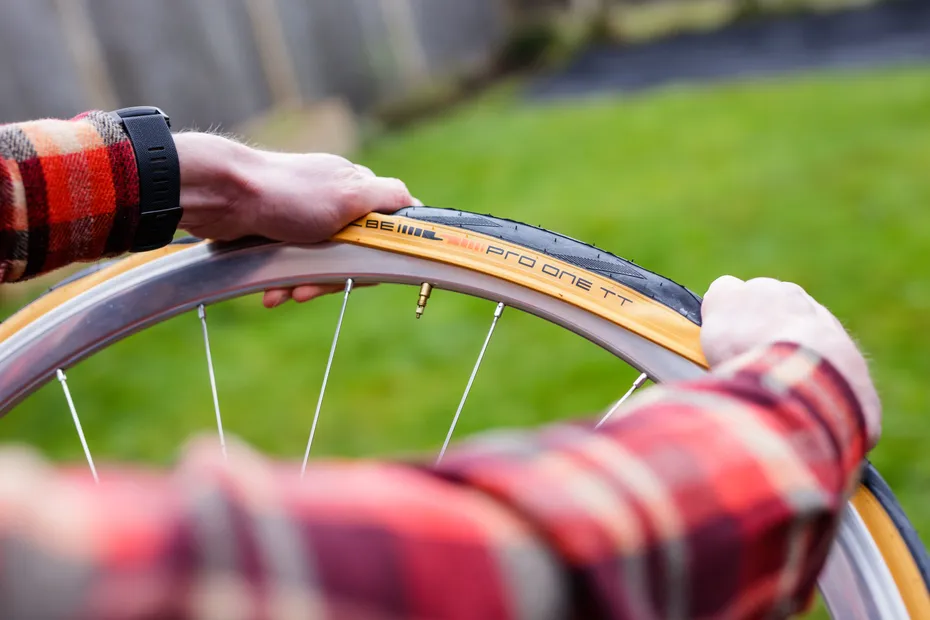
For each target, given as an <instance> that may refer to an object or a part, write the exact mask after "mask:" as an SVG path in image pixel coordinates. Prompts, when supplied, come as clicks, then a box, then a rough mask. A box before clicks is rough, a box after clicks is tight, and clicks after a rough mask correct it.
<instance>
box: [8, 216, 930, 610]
mask: <svg viewBox="0 0 930 620" xmlns="http://www.w3.org/2000/svg"><path fill="white" fill-rule="evenodd" d="M356 282H357V283H367V282H378V283H396V284H414V285H421V284H423V283H428V284H430V285H432V286H436V287H440V288H442V289H447V290H451V291H455V292H459V293H464V294H467V295H472V296H476V297H482V298H485V299H490V300H493V301H496V302H499V303H500V304H502V305H499V306H498V308H499V311H500V308H502V307H503V305H506V306H512V307H515V308H518V309H520V310H523V311H525V312H528V313H530V314H534V315H536V316H538V317H540V318H543V319H545V320H547V321H550V322H552V323H555V324H557V325H559V326H561V327H563V328H565V329H568V330H570V331H572V332H574V333H576V334H578V335H580V336H582V337H584V338H587V339H588V340H590V341H592V342H594V343H595V344H598V345H600V346H601V347H603V348H605V349H607V350H608V351H610V352H611V353H613V354H614V355H616V356H618V357H620V358H622V359H623V360H625V361H626V362H628V363H629V364H630V365H632V366H634V367H635V368H637V369H639V370H640V371H641V372H642V373H643V375H644V376H643V377H642V378H644V377H645V376H648V377H649V378H651V379H653V380H655V381H670V380H679V379H687V378H692V377H695V376H698V375H700V374H701V373H702V372H703V368H704V365H705V361H704V358H703V355H702V353H701V349H700V341H699V333H700V332H699V330H700V303H701V300H700V298H698V297H697V296H696V295H694V294H693V293H691V292H690V291H688V290H687V289H686V288H684V287H682V286H680V285H678V284H676V283H674V282H672V281H671V280H669V279H667V278H664V277H662V276H659V275H657V274H654V273H651V272H649V271H647V270H645V269H643V268H642V267H639V266H637V265H635V264H633V263H631V262H629V261H626V260H624V259H621V258H619V257H616V256H614V255H612V254H610V253H608V252H605V251H603V250H599V249H597V248H595V247H592V246H589V245H586V244H584V243H581V242H579V241H576V240H574V239H570V238H568V237H565V236H562V235H558V234H555V233H552V232H549V231H546V230H543V229H540V228H536V227H532V226H527V225H525V224H520V223H518V222H512V221H509V220H504V219H500V218H495V217H491V216H484V215H477V214H473V213H467V212H462V211H452V210H444V209H434V208H429V207H412V208H408V209H404V210H403V211H401V212H398V213H397V214H395V215H380V214H372V215H369V216H367V217H365V218H363V219H361V220H359V221H357V222H355V223H353V224H352V225H350V226H349V227H347V228H346V229H345V230H343V231H342V232H340V233H339V234H337V235H336V236H335V237H334V238H333V240H332V241H331V242H327V243H324V244H319V245H314V246H295V245H286V244H280V243H271V242H267V241H262V240H252V241H243V242H237V243H231V244H218V243H209V242H197V243H181V244H173V245H171V246H168V247H166V248H163V249H162V250H159V251H156V252H151V253H148V254H145V255H136V256H133V257H130V258H128V259H125V260H122V261H118V262H115V263H111V264H108V265H105V266H103V267H95V268H94V269H92V270H91V271H90V272H89V273H87V274H85V275H83V277H76V278H72V279H71V280H70V281H67V282H65V283H64V284H62V285H60V286H59V287H57V288H55V289H54V290H52V291H50V292H49V293H48V294H47V295H45V296H44V297H42V298H40V299H39V300H37V301H36V302H34V303H33V304H31V305H30V306H27V307H26V308H25V309H23V310H22V311H20V312H19V313H18V314H16V315H14V316H13V317H11V318H10V319H8V320H7V321H6V322H4V323H3V324H2V325H0V342H2V346H0V415H3V414H5V413H7V412H8V411H9V410H10V409H11V408H13V407H14V406H15V405H16V404H17V403H18V402H19V401H21V400H22V399H23V398H25V397H26V396H27V395H29V394H30V393H32V392H33V391H35V390H36V389H37V388H38V387H40V386H41V385H42V384H44V383H46V382H48V381H49V380H50V379H52V378H54V377H55V376H56V374H57V375H58V376H59V379H63V375H61V374H60V370H61V369H65V368H67V367H69V366H71V365H73V364H75V363H77V362H78V361H80V360H82V359H84V358H86V357H88V356H89V355H91V354H93V353H94V352H95V351H98V350H100V349H101V348H104V347H106V346H108V345H110V344H112V343H114V342H116V341H118V340H120V339H122V338H125V337H126V336H128V335H130V334H132V333H135V332H137V331H139V330H142V329H144V328H146V327H148V326H150V325H153V324H155V323H158V322H160V321H163V320H166V319H168V318H170V317H172V316H176V315H178V314H181V313H183V312H187V311H191V310H194V309H197V308H202V306H203V305H205V304H210V303H215V302H219V301H222V300H226V299H230V298H234V297H238V296H241V295H245V294H249V293H253V292H257V291H261V290H263V289H266V288H271V287H277V286H292V285H296V284H302V283H346V284H347V285H346V294H345V298H344V300H348V295H349V292H350V290H351V286H352V283H356ZM423 292H424V293H427V292H428V291H423ZM344 304H345V301H344ZM344 307H345V306H344V305H343V308H344ZM499 311H498V314H497V316H499ZM201 318H202V319H203V320H204V321H205V318H204V316H203V314H201ZM204 326H205V330H206V323H204ZM492 329H493V328H492ZM489 338H490V335H489ZM642 378H641V379H642ZM641 383H642V380H638V382H637V384H634V386H633V388H632V389H631V390H630V391H631V392H632V391H633V389H635V387H637V386H638V384H641ZM628 393H629V392H628ZM621 400H622V399H621ZM450 435H451V430H450ZM311 438H312V434H311ZM308 453H309V445H308ZM928 567H930V562H928V559H927V554H926V551H925V549H924V548H923V546H922V545H921V544H920V541H919V539H918V538H917V536H916V534H915V533H914V531H913V528H912V527H911V526H910V524H909V523H908V521H907V519H906V517H905V516H904V512H903V511H902V510H901V508H900V506H899V505H898V504H897V502H896V501H895V499H894V496H893V495H892V494H891V491H890V489H888V487H887V485H885V484H884V482H883V481H881V478H880V477H879V476H878V474H877V472H875V470H874V469H873V468H871V466H868V467H867V468H866V473H865V476H864V479H863V484H862V485H861V486H860V488H859V490H858V492H857V493H856V496H855V498H854V499H853V500H852V501H851V502H850V504H849V505H848V506H847V507H846V510H845V514H844V518H843V520H842V524H841V527H840V530H839V533H838V536H837V541H836V544H835V545H834V548H833V550H832V552H831V554H830V557H829V559H828V561H827V565H826V567H825V570H824V572H823V574H822V576H821V578H820V582H819V585H820V589H821V592H822V594H823V596H824V599H825V601H826V603H827V607H828V609H829V610H830V612H831V615H833V617H836V618H854V617H865V618H880V619H891V618H907V617H912V618H930V595H928V591H930V569H928Z"/></svg>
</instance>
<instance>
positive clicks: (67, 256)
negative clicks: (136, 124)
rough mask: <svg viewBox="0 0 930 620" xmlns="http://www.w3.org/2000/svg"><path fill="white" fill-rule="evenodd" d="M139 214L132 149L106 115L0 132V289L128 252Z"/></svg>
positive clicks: (35, 123) (36, 123)
mask: <svg viewBox="0 0 930 620" xmlns="http://www.w3.org/2000/svg"><path fill="white" fill-rule="evenodd" d="M138 210H139V182H138V172H137V169H136V163H135V156H134V154H133V150H132V145H131V144H130V143H129V140H128V137H127V136H126V134H125V133H124V132H123V129H122V127H121V125H120V124H119V123H118V122H117V121H116V120H115V119H114V118H112V117H111V116H110V115H108V114H104V113H102V112H90V113H88V114H85V115H82V116H80V117H77V118H75V119H73V120H70V121H64V120H51V119H49V120H41V121H33V122H28V123H18V124H12V125H3V126H0V235H2V236H0V238H2V240H3V242H2V244H0V282H12V281H16V280H22V279H26V278H30V277H33V276H36V275H38V274H40V273H44V272H47V271H51V270H53V269H57V268H59V267H62V266H64V265H66V264H68V263H71V262H75V261H88V260H95V259H97V258H100V257H103V256H108V255H113V254H119V253H121V252H124V251H126V250H128V249H129V246H130V243H131V240H132V238H133V234H134V232H135V228H136V224H137V222H138Z"/></svg>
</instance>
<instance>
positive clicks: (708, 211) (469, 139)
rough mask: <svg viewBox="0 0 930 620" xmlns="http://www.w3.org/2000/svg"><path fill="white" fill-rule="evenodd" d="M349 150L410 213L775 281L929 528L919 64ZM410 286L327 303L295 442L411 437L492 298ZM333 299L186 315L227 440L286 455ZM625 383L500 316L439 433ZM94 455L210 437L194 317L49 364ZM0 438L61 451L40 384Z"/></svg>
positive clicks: (579, 107) (501, 110)
mask: <svg viewBox="0 0 930 620" xmlns="http://www.w3.org/2000/svg"><path fill="white" fill-rule="evenodd" d="M359 159H360V160H361V161H362V162H363V163H365V164H366V165H368V166H370V167H371V168H372V169H374V170H375V171H377V172H378V173H379V174H382V175H392V176H398V177H401V178H403V179H405V180H406V181H407V182H408V184H409V186H410V187H411V188H412V189H413V191H414V192H415V193H416V194H417V195H418V196H419V197H421V198H422V199H423V200H424V201H425V202H427V203H428V204H431V205H436V206H446V207H456V208H461V209H467V210H473V211H479V212H486V213H494V214H498V215H502V216H507V217H511V218H515V219H518V220H523V221H526V222H529V223H533V224H541V225H543V226H545V227H548V228H552V229H555V230H558V231H560V232H563V233H566V234H568V235H571V236H573V237H577V238H580V239H584V240H587V241H591V242H594V243H596V244H598V245H600V246H602V247H605V248H609V249H612V250H613V251H615V252H616V253H618V254H620V255H622V256H625V257H628V258H632V259H634V260H636V261H637V262H638V263H640V264H642V265H645V266H647V267H649V268H651V269H653V270H656V271H658V272H660V273H663V274H666V275H669V276H671V277H673V278H674V279H676V280H678V281H679V282H682V283H684V284H687V285H688V286H689V287H691V288H692V289H694V290H697V291H703V290H704V289H705V288H706V286H707V285H708V284H709V283H710V282H711V281H712V280H713V279H714V278H715V277H716V276H718V275H720V274H723V273H731V274H734V275H737V276H740V277H743V278H749V277H753V276H759V275H769V276H774V277H777V278H782V279H789V280H794V281H797V282H799V283H800V284H801V285H803V286H804V287H805V288H807V289H808V290H809V291H810V292H811V293H812V294H813V295H814V296H816V297H817V298H818V299H820V300H822V301H823V302H824V303H825V304H826V305H827V306H828V307H829V308H830V309H831V310H833V311H834V312H835V313H836V314H837V315H838V316H839V317H840V318H841V319H842V320H843V322H844V323H845V324H846V325H847V326H848V327H849V328H850V329H851V330H852V331H853V332H854V333H855V334H856V337H857V338H858V339H859V341H860V342H861V343H862V346H863V347H864V349H865V350H866V351H867V352H868V354H869V356H870V358H871V360H872V367H873V370H874V374H875V379H876V382H877V384H878V388H879V391H880V393H881V395H882V397H883V400H884V406H885V412H886V418H885V430H884V437H883V439H882V443H881V445H880V446H879V448H878V449H877V450H876V451H875V453H874V455H873V459H874V461H875V462H876V463H877V464H878V466H879V468H880V470H881V471H882V473H883V474H884V475H885V476H886V477H887V479H888V480H889V482H890V483H891V485H892V487H893V488H894V489H895V491H896V492H897V493H898V496H899V497H900V499H901V501H902V502H903V504H904V506H905V507H906V509H907V511H908V513H909V514H910V515H911V516H912V518H913V520H914V521H915V523H916V525H917V526H918V528H919V529H921V530H922V531H923V535H924V538H925V540H930V539H928V538H927V532H930V495H928V492H930V381H928V377H930V70H927V69H906V70H904V69H902V70H893V71H882V72H874V73H867V74H837V75H817V76H811V77H802V78H792V79H783V80H776V81H767V82H762V83H746V84H733V85H724V86H715V87H712V88H681V89H669V90H664V91H661V92H658V93H652V94H649V95H642V96H636V97H631V98H625V99H622V98H601V99H594V100H588V101H584V102H565V103H562V104H558V105H547V106H540V107H534V106H528V105H525V104H523V103H521V102H519V101H517V100H515V98H513V97H512V96H511V94H510V93H509V92H498V93H496V94H495V95H493V96H491V97H488V98H486V99H484V100H482V101H479V102H476V103H474V104H470V105H468V106H466V107H464V108H462V109H460V110H458V111H456V112H455V113H453V114H450V115H449V116H447V117H445V118H441V119H438V120H434V121H431V122H429V123H426V124H424V125H422V126H419V127H417V128H415V129H413V130H410V131H407V132H405V133H402V134H397V135H390V136H387V137H383V138H381V139H379V140H378V141H376V142H375V143H373V144H372V145H370V147H369V148H368V149H367V150H366V151H365V152H364V153H361V154H360V156H359ZM415 300H416V290H415V289H413V288H399V287H398V288H388V287H379V288H377V289H370V290H359V291H358V292H357V293H355V294H353V297H352V299H351V302H350V305H349V309H348V315H347V318H346V325H345V328H344V332H343V338H342V341H341V342H340V345H339V350H338V352H337V354H336V365H335V369H334V372H333V375H332V377H331V382H330V388H329V391H328V393H327V398H326V402H325V404H324V412H323V417H322V421H321V425H320V428H319V430H318V438H319V443H318V448H319V452H318V454H343V455H353V456H354V455H360V454H373V453H374V454H384V453H396V452H397V451H408V450H432V449H435V448H436V447H437V446H438V445H439V444H440V443H441V440H442V438H443V436H444V433H445V430H446V428H447V425H448V422H449V420H450V418H451V415H452V413H453V412H454V409H455V406H456V404H457V402H458V399H459V396H460V394H461V390H462V388H463V387H464V384H465V381H466V379H467V377H468V373H469V371H470V369H471V366H472V364H473V362H474V358H475V356H476V354H477V352H478V349H479V348H480V345H481V342H482V338H483V337H484V333H485V331H486V329H487V326H488V324H489V322H490V319H491V314H492V311H493V304H491V303H490V302H485V301H476V300H469V299H460V298H458V297H456V296H454V295H451V294H448V293H446V294H444V293H442V292H439V293H437V294H435V295H434V297H433V299H432V300H431V302H430V306H429V308H428V310H427V313H426V315H425V317H424V319H423V320H421V321H418V322H417V321H415V320H414V318H413V309H414V305H415ZM339 301H340V300H338V299H335V298H331V299H325V300H321V301H319V302H317V303H314V304H311V305H307V306H296V305H293V304H291V305H288V306H285V307H282V308H280V309H277V310H275V311H273V312H269V311H265V310H263V309H262V308H261V307H260V302H259V300H258V299H257V298H248V299H242V300H238V301H236V302H231V303H227V304H223V305H222V306H219V307H216V308H214V309H211V310H210V324H211V340H212V342H213V344H214V352H213V354H214V359H215V361H216V372H217V381H218V384H219V390H220V401H221V404H222V407H223V413H224V418H225V422H226V425H227V429H228V431H229V432H232V433H235V434H238V435H240V436H242V437H244V438H245V439H246V440H248V441H250V442H252V443H253V444H255V445H256V446H258V447H260V448H261V449H262V450H265V451H267V452H270V453H272V454H274V455H277V456H280V457H286V458H299V456H300V455H301V454H302V451H303V447H304V443H305V441H306V436H307V433H308V429H309V424H310V419H311V416H312V413H313V407H314V404H315V402H316V397H317V392H318V389H319V385H320V381H321V378H322V373H323V366H324V363H325V359H326V354H327V352H328V348H329V343H330V339H331V337H332V331H333V328H334V324H335V319H336V312H337V309H338V303H339ZM632 377H633V374H632V373H631V372H630V371H629V370H628V369H626V368H625V367H624V365H623V364H622V363H620V362H618V361H616V360H613V359H612V358H611V357H610V356H609V355H607V354H606V353H604V352H602V351H600V350H599V349H597V348H596V347H594V346H593V345H590V344H588V343H586V342H583V341H581V340H580V339H578V338H576V337H574V336H571V335H569V334H565V333H562V332H560V331H559V330H558V329H556V328H554V327H551V326H548V325H546V324H543V323H542V322H541V321H538V320H536V319H533V318H531V317H528V316H524V315H520V314H519V313H518V312H515V311H510V312H509V313H505V315H504V318H503V320H502V322H501V325H500V329H499V332H498V333H497V335H496V336H495V339H494V341H493V342H492V344H491V347H490V349H489V352H488V356H487V358H486V361H485V364H484V366H483V368H482V369H481V373H480V375H479V377H478V381H477V382H476V386H475V389H474V390H473V392H472V395H471V398H470V400H469V402H468V405H467V406H466V409H465V411H464V414H463V417H462V422H461V425H460V433H461V434H462V435H464V434H466V433H469V432H474V431H477V430H479V429H481V428H484V427H486V426H488V425H500V424H511V425H530V424H538V423H542V422H546V421H549V420H554V419H557V418H560V417H564V416H568V415H572V414H576V413H585V412H592V411H595V410H598V409H601V408H603V407H604V406H605V405H607V404H608V403H609V402H610V401H611V400H612V399H614V398H616V397H617V396H618V394H619V393H621V392H622V391H623V390H624V389H625V387H626V386H627V384H628V382H629V381H630V380H631V379H632ZM69 378H70V382H71V385H72V390H73V395H74V398H75V401H76V403H77V406H78V409H79V411H80V413H81V416H82V421H83V422H84V427H85V431H86V433H87V436H88V439H89V442H90V445H91V447H92V448H93V450H94V451H95V453H96V454H97V456H98V458H111V459H132V460H143V461H154V462H158V463H165V462H169V461H170V460H171V459H172V458H173V455H175V454H176V448H177V446H178V445H180V444H181V443H182V442H183V439H184V438H185V437H186V436H188V435H190V434H191V433H196V432H201V431H203V432H211V431H212V427H213V413H212V410H211V400H210V392H209V386H208V383H207V376H206V367H205V361H204V356H203V350H202V344H201V340H200V333H199V325H198V322H197V319H196V316H194V315H193V314H192V315H189V316H185V317H181V318H178V319H176V320H173V321H171V322H170V323H167V324H164V325H162V326H159V327H158V328H156V329H153V330H151V331H149V332H146V333H143V334H141V335H138V336H135V337H133V338H131V339H129V340H127V341H125V342H123V343H121V344H119V345H117V346H115V347H113V348H112V349H110V350H108V351H106V352H104V353H102V354H100V355H98V356H96V357H95V358H93V359H92V360H89V361H87V362H85V363H83V364H81V365H79V366H78V367H76V368H74V369H72V370H71V371H70V372H69ZM0 440H2V441H5V442H13V441H16V442H28V443H30V444H34V445H36V446H39V447H40V448H42V449H43V450H45V451H46V452H47V453H48V454H49V455H50V456H52V457H54V458H56V459H67V460H71V459H79V458H80V455H81V453H80V446H79V444H78V442H77V439H76V437H75V435H74V431H73V429H72V427H71V423H70V420H69V417H68V412H67V409H66V406H65V402H64V400H63V398H62V395H61V392H60V389H59V387H58V385H57V384H55V385H51V386H47V387H46V388H44V389H43V390H42V391H40V392H39V393H37V394H36V395H35V396H34V397H32V398H30V399H29V401H28V402H26V403H25V404H24V405H22V406H21V407H20V408H19V409H18V410H17V411H15V412H14V413H13V414H11V415H10V416H9V417H8V418H7V419H6V420H4V422H3V423H2V424H0Z"/></svg>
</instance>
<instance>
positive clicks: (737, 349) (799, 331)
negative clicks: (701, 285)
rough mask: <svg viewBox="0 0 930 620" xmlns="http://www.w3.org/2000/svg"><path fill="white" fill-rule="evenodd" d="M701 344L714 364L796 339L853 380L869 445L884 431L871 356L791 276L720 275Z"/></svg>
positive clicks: (705, 313)
mask: <svg viewBox="0 0 930 620" xmlns="http://www.w3.org/2000/svg"><path fill="white" fill-rule="evenodd" d="M701 314H702V317H703V326H702V328H701V346H702V347H703V349H704V356H705V357H706V358H707V361H708V363H709V364H710V366H711V368H714V367H716V366H718V365H720V364H722V363H724V362H727V361H729V360H731V359H733V358H735V357H737V356H739V355H742V354H743V353H745V352H747V351H750V350H751V349H754V348H756V347H759V346H763V345H766V344H772V343H776V342H792V343H797V344H799V345H802V346H804V347H807V348H809V349H811V350H813V351H816V352H817V353H819V354H820V355H822V356H823V357H824V358H825V359H827V360H828V361H830V363H831V364H833V366H834V367H835V368H836V369H837V371H838V372H839V373H840V374H841V375H843V377H844V378H845V379H846V380H847V381H848V382H849V385H850V387H851V388H852V390H853V393H854V394H855V396H856V398H857V399H858V401H859V405H860V406H861V407H862V412H863V415H864V417H865V423H866V432H867V434H868V441H869V446H870V447H873V446H874V445H875V444H876V443H877V442H878V438H879V436H880V435H881V416H882V410H881V403H880V402H879V400H878V394H877V393H876V391H875V386H874V385H873V383H872V379H871V377H870V376H869V368H868V365H867V364H866V361H865V358H864V357H863V356H862V353H860V352H859V349H858V348H857V347H856V344H855V343H854V342H853V340H852V338H851V337H850V336H849V334H848V333H847V332H846V330H845V329H844V328H843V326H842V324H840V322H839V320H837V318H836V317H835V316H833V315H832V314H831V313H830V311H829V310H827V309H826V308H824V307H823V306H822V305H820V304H819V303H817V301H815V300H814V299H813V298H812V297H811V296H810V295H808V294H807V293H806V292H805V291H804V289H803V288H801V287H800V286H798V285H797V284H792V283H790V282H780V281H778V280H773V279H771V278H756V279H753V280H749V281H748V282H743V281H742V280H740V279H738V278H734V277H732V276H723V277H721V278H718V279H717V280H715V281H714V282H713V283H712V284H711V285H710V288H709V289H708V290H707V294H706V295H705V296H704V303H703V305H702V307H701Z"/></svg>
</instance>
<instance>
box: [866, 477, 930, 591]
mask: <svg viewBox="0 0 930 620" xmlns="http://www.w3.org/2000/svg"><path fill="white" fill-rule="evenodd" d="M862 484H864V485H865V488H867V489H868V490H869V491H870V492H871V493H872V495H874V496H875V499H876V500H878V503H879V504H881V506H882V509H884V511H885V514H887V515H888V518H890V519H891V522H892V523H894V526H895V528H896V529H897V530H898V533H899V534H900V535H901V538H903V539H904V544H905V545H907V549H908V551H910V552H911V557H912V558H914V563H915V564H917V570H919V571H920V576H921V577H923V580H924V586H926V588H927V590H930V556H928V555H927V548H926V547H924V544H923V542H921V540H920V536H919V535H918V533H917V530H916V529H915V528H914V526H913V525H912V524H911V522H910V520H909V519H908V518H907V515H906V514H905V513H904V509H903V508H902V507H901V504H899V503H898V500H897V498H896V497H895V496H894V493H893V492H892V491H891V487H889V486H888V483H887V482H885V479H884V478H882V477H881V474H879V473H878V470H877V469H875V466H874V465H872V463H866V467H865V471H864V472H863V474H862Z"/></svg>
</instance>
